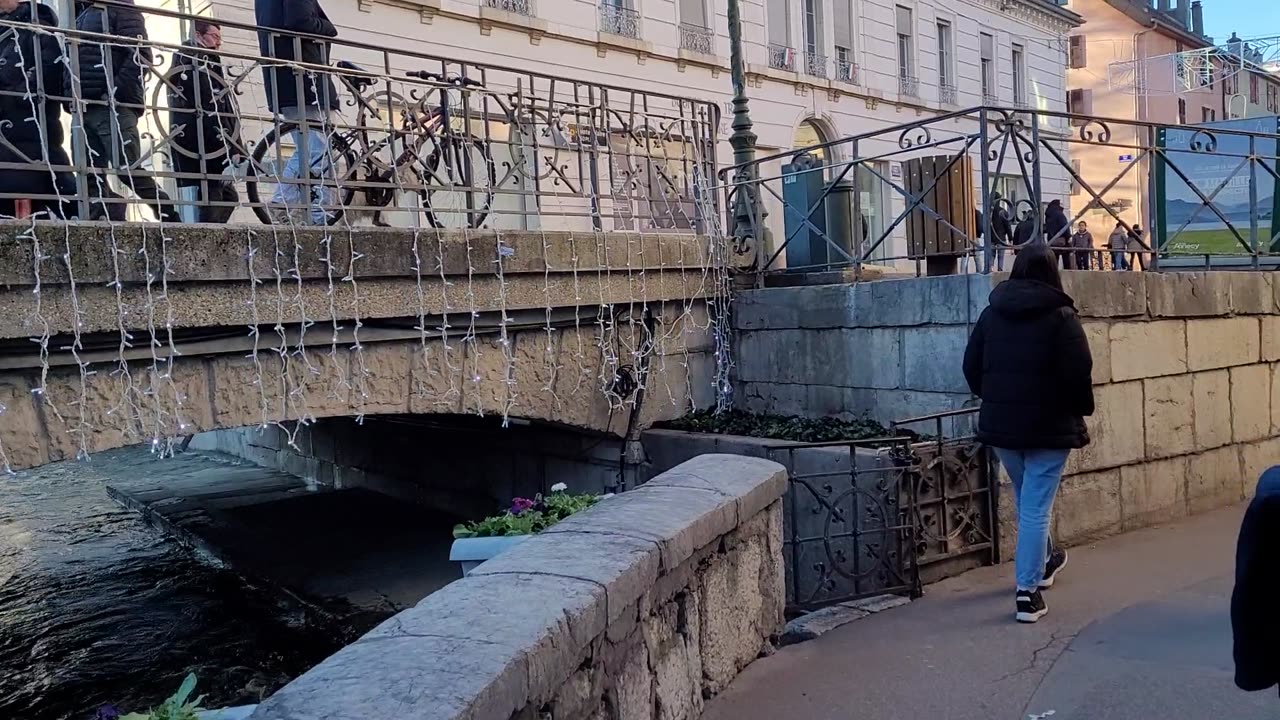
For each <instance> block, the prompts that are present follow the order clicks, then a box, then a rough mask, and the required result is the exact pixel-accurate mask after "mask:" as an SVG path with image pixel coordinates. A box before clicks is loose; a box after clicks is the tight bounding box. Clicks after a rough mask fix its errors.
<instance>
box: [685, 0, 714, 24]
mask: <svg viewBox="0 0 1280 720" xmlns="http://www.w3.org/2000/svg"><path fill="white" fill-rule="evenodd" d="M706 9H707V5H706V2H704V0H680V22H682V23H686V24H688V25H697V26H698V27H701V28H705V27H707V13H706Z"/></svg>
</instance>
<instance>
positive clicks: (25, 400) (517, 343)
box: [0, 222, 728, 470]
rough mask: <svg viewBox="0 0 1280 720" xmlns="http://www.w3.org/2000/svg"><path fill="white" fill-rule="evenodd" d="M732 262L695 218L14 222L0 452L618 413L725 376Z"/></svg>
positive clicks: (4, 296) (4, 267)
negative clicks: (558, 225)
mask: <svg viewBox="0 0 1280 720" xmlns="http://www.w3.org/2000/svg"><path fill="white" fill-rule="evenodd" d="M727 274H728V266H727V264H726V262H725V260H724V253H723V251H722V250H721V247H720V243H718V242H713V241H709V240H708V239H707V238H706V237H703V236H698V235H694V234H653V233H623V232H615V233H607V234H595V233H572V232H505V231H502V232H499V231H461V230H457V231H450V230H427V229H422V230H412V229H393V228H376V227H370V228H348V229H343V230H341V231H339V230H337V229H336V228H330V229H323V228H289V227H281V228H272V227H269V226H268V227H262V226H256V227H255V226H219V227H215V226H200V225H192V226H168V225H166V226H164V227H163V228H161V226H159V225H155V224H137V223H134V224H106V223H80V224H67V223H53V222H50V223H44V222H37V223H34V224H32V223H12V224H7V225H5V226H3V227H0V462H3V464H4V466H5V467H6V468H9V469H14V470H16V469H19V468H27V467H33V466H37V465H40V464H43V463H46V462H51V461H57V460H62V459H67V458H73V457H77V456H80V457H83V456H86V455H87V454H89V453H93V452H96V451H100V450H104V449H108V448H114V447H119V446H123V445H130V444H137V443H151V444H152V445H153V446H155V447H157V448H160V449H165V448H168V447H171V444H172V443H173V442H174V441H175V440H177V439H179V438H182V437H184V436H189V435H192V434H194V433H198V432H203V431H208V430H215V429H224V428H236V427H243V426H254V425H256V426H261V427H267V426H272V425H280V426H281V427H297V426H298V424H299V422H294V421H301V424H304V425H305V424H306V423H307V422H309V421H312V420H315V419H318V418H324V417H337V416H354V417H357V418H363V417H364V416H367V415H377V414H425V413H433V414H457V413H479V414H486V415H490V414H493V415H500V416H502V417H503V418H509V417H516V418H525V419H534V420H542V421H548V422H554V423H560V424H565V425H570V426H575V427H579V428H585V429H590V430H595V431H608V432H613V433H621V432H623V430H624V429H625V428H627V427H632V426H635V427H637V428H638V427H644V426H646V425H648V424H651V423H652V422H654V421H656V420H660V419H664V418H670V417H675V416H678V415H681V414H683V413H684V412H686V410H687V409H688V408H689V407H690V406H692V405H694V404H697V405H699V406H705V405H706V404H708V403H710V402H713V400H714V388H715V387H724V386H726V385H727V383H726V382H725V381H724V380H719V381H717V379H716V378H717V377H718V376H719V377H721V378H723V373H725V372H727V369H725V368H723V367H721V368H719V369H718V368H717V363H716V353H715V350H716V344H717V342H718V339H722V334H721V333H719V332H718V329H719V328H720V327H721V324H720V322H719V321H718V318H719V317H720V316H721V313H720V312H719V310H718V303H717V302H716V301H715V298H716V297H722V296H723V294H722V293H721V291H722V290H723V289H724V287H725V283H726V282H727ZM726 356H727V354H726ZM633 416H634V417H633Z"/></svg>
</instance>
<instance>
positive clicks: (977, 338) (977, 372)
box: [964, 243, 1093, 623]
mask: <svg viewBox="0 0 1280 720" xmlns="http://www.w3.org/2000/svg"><path fill="white" fill-rule="evenodd" d="M1092 375H1093V357H1092V355H1091V354H1090V352H1089V341H1088V339H1087V338H1086V336H1085V334H1084V328H1083V327H1082V326H1081V324H1080V318H1079V316H1078V315H1077V314H1076V309H1075V303H1074V301H1073V300H1072V299H1071V296H1069V295H1067V293H1066V292H1065V291H1063V289H1062V278H1061V275H1060V273H1059V272H1058V263H1057V259H1056V257H1055V255H1054V253H1053V251H1052V250H1051V249H1050V248H1049V247H1048V246H1047V245H1045V244H1043V243H1032V244H1031V245H1028V246H1027V247H1025V248H1023V249H1022V251H1021V252H1020V253H1018V256H1017V259H1016V260H1014V263H1013V271H1012V272H1011V273H1010V274H1009V279H1008V280H1007V281H1005V282H1003V283H1001V284H1000V285H997V286H996V288H995V289H994V290H993V291H992V292H991V300H990V304H989V305H988V306H987V308H986V309H985V310H983V311H982V315H981V316H980V317H979V318H978V322H977V324H976V325H974V328H973V333H972V335H970V336H969V344H968V346H967V347H966V348H965V353H964V376H965V379H966V380H967V381H968V383H969V388H970V390H972V392H973V394H974V395H977V396H978V397H979V398H981V399H982V408H981V409H980V410H979V414H978V440H979V441H980V442H983V443H985V444H986V445H988V446H990V447H991V448H992V449H993V450H994V451H995V453H996V457H997V458H999V460H1000V464H1001V465H1003V466H1004V469H1005V471H1006V472H1007V473H1008V474H1009V479H1010V480H1011V481H1012V483H1013V492H1014V497H1015V499H1016V502H1017V506H1018V543H1017V550H1016V552H1015V554H1014V569H1015V572H1016V575H1017V587H1016V603H1015V604H1016V608H1017V609H1016V614H1015V618H1016V619H1017V620H1018V621H1019V622H1024V623H1033V622H1036V621H1037V620H1039V619H1040V618H1042V617H1044V615H1045V613H1047V612H1048V611H1049V609H1048V606H1047V605H1046V604H1045V601H1044V597H1043V595H1042V593H1041V590H1042V589H1044V588H1047V587H1049V586H1051V585H1053V582H1054V579H1055V578H1056V577H1057V574H1058V572H1059V571H1060V570H1061V569H1062V568H1063V567H1064V566H1065V565H1066V564H1067V553H1066V551H1065V550H1061V549H1056V548H1054V547H1053V546H1052V543H1051V541H1050V539H1049V520H1050V517H1051V516H1052V513H1053V501H1054V498H1055V497H1056V496H1057V493H1058V485H1059V483H1060V481H1061V479H1062V470H1063V468H1064V467H1065V466H1066V463H1067V455H1068V454H1069V453H1070V452H1071V451H1072V450H1073V449H1078V448H1082V447H1084V446H1085V445H1088V444H1089V431H1088V428H1087V427H1086V426H1085V421H1084V418H1085V417H1086V416H1088V415H1092V414H1093V382H1092Z"/></svg>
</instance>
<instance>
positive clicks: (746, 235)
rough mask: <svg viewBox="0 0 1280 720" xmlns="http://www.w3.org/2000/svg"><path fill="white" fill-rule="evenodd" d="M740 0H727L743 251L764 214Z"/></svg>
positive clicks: (737, 234) (736, 224)
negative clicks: (760, 209)
mask: <svg viewBox="0 0 1280 720" xmlns="http://www.w3.org/2000/svg"><path fill="white" fill-rule="evenodd" d="M739 1H740V0H729V72H730V75H731V76H732V79H733V123H732V124H731V125H730V127H732V128H733V133H732V134H731V135H729V145H731V146H732V147H733V164H734V165H735V166H737V168H738V169H737V170H736V171H735V172H734V175H733V178H732V179H731V180H732V182H733V184H734V192H733V198H734V207H733V228H732V231H733V237H734V240H735V241H736V245H737V247H736V248H735V249H736V250H737V251H738V252H745V251H746V250H747V249H748V248H750V247H751V245H753V244H754V243H755V241H756V240H757V239H758V236H760V235H762V234H763V233H762V232H758V231H759V230H760V228H757V227H756V224H757V222H758V221H759V220H760V218H762V217H763V215H760V214H759V213H758V212H757V208H758V205H759V197H758V195H757V190H758V188H757V187H756V183H755V180H756V167H755V165H754V164H752V163H754V161H755V159H756V134H755V133H754V132H752V130H751V115H750V113H749V112H748V111H747V70H746V61H745V59H744V58H743V56H742V14H741V10H740V8H739Z"/></svg>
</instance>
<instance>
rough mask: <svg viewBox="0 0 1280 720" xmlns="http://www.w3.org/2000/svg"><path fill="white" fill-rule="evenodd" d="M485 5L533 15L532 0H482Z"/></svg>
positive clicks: (518, 13) (519, 13)
mask: <svg viewBox="0 0 1280 720" xmlns="http://www.w3.org/2000/svg"><path fill="white" fill-rule="evenodd" d="M484 4H485V5H486V6H487V7H491V8H493V9H495V10H506V11H507V12H510V13H515V14H517V15H526V16H528V17H533V15H534V12H533V0H484Z"/></svg>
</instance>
